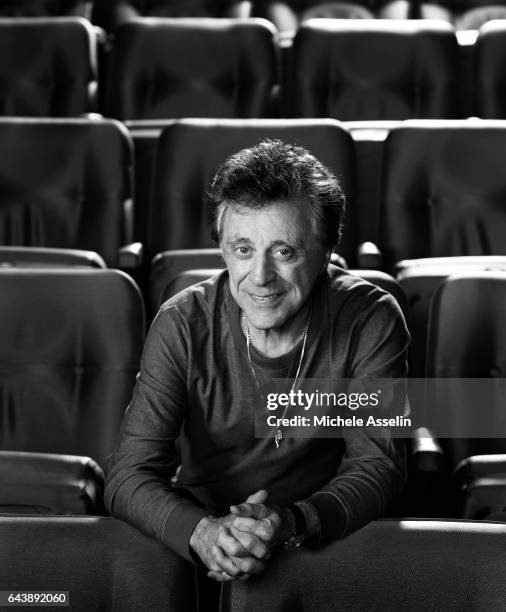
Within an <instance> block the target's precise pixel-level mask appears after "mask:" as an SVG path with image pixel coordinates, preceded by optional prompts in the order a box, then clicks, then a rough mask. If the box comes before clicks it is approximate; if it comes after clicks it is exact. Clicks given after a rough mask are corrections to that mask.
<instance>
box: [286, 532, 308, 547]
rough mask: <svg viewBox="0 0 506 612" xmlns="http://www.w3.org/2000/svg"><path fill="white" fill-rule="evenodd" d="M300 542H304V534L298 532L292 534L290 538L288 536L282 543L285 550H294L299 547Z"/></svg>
mask: <svg viewBox="0 0 506 612" xmlns="http://www.w3.org/2000/svg"><path fill="white" fill-rule="evenodd" d="M302 542H304V535H303V534H299V535H296V536H293V537H292V538H289V539H288V540H287V541H286V542H285V543H284V545H283V548H284V549H285V550H295V549H296V548H299V546H300V545H301V544H302Z"/></svg>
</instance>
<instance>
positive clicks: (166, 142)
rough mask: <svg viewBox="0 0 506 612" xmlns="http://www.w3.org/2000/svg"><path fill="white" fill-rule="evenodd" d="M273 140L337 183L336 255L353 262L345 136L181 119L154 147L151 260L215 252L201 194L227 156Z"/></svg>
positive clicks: (305, 124)
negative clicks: (305, 153) (176, 252)
mask: <svg viewBox="0 0 506 612" xmlns="http://www.w3.org/2000/svg"><path fill="white" fill-rule="evenodd" d="M265 138H278V139H279V140H282V141H284V142H287V143H290V144H296V145H299V146H303V147H305V148H307V149H309V151H310V152H311V153H313V154H314V155H315V156H316V157H317V158H318V159H319V160H320V161H322V162H323V163H325V164H326V165H327V166H328V167H329V168H330V169H331V170H333V171H334V172H335V173H336V174H337V175H338V176H339V178H340V180H341V183H342V187H343V191H344V193H345V194H346V196H347V214H346V218H345V227H344V230H343V240H342V242H341V244H340V245H339V253H340V254H341V255H342V256H343V257H344V258H345V259H346V261H347V262H348V264H349V265H350V266H353V265H354V264H355V261H356V256H357V255H356V251H357V244H358V238H357V219H356V215H357V211H356V210H355V209H354V200H355V157H354V151H353V141H352V139H351V136H350V135H349V134H348V132H346V131H345V130H344V129H343V127H342V126H340V124H339V123H338V122H336V121H332V120H330V119H319V120H318V119H316V120H294V119H291V120H290V119H286V120H284V119H277V120H273V119H255V120H253V119H252V120H212V119H183V120H181V121H177V122H175V123H174V124H172V125H170V126H168V127H167V128H166V129H165V130H164V131H163V132H162V134H161V136H160V138H159V141H158V149H157V160H156V169H155V177H154V187H153V198H152V202H151V210H150V221H149V222H148V226H149V227H148V240H147V248H148V250H149V252H150V255H151V256H154V255H156V254H157V253H160V252H162V251H165V250H168V249H195V248H210V247H213V246H216V245H215V244H214V242H213V241H212V240H211V236H210V229H209V225H208V220H207V202H206V196H205V194H206V193H207V191H208V188H209V183H210V181H211V179H212V177H213V176H214V174H215V173H216V171H217V169H218V167H219V165H220V164H221V163H222V162H223V161H224V160H225V159H226V158H227V157H228V156H229V155H231V154H233V153H236V152H238V151H239V150H240V149H243V148H245V147H251V146H253V145H256V144H258V143H259V142H260V141H261V140H263V139H265Z"/></svg>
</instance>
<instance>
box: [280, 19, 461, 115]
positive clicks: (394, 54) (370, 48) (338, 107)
mask: <svg viewBox="0 0 506 612" xmlns="http://www.w3.org/2000/svg"><path fill="white" fill-rule="evenodd" d="M457 77H458V45H457V40H456V38H455V34H454V32H453V30H452V28H451V26H449V25H447V24H444V23H440V22H423V21H409V20H406V21H402V20H388V19H385V20H383V19H377V20H372V19H369V20H363V19H361V20H350V19H342V20H340V19H311V20H309V21H306V22H304V23H303V24H301V27H300V28H299V30H298V32H297V35H296V37H295V40H294V44H293V60H292V69H291V86H290V88H289V91H288V96H285V100H286V104H285V106H286V110H285V112H286V113H288V116H291V117H333V118H335V119H339V120H341V121H361V120H402V119H409V118H455V117H459V116H460V110H459V81H458V78H457Z"/></svg>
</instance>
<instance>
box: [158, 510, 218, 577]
mask: <svg viewBox="0 0 506 612" xmlns="http://www.w3.org/2000/svg"><path fill="white" fill-rule="evenodd" d="M204 516H209V510H204V508H199V507H198V506H196V505H195V504H192V503H191V502H189V501H186V500H185V501H180V502H177V503H176V504H175V505H174V506H173V507H172V508H171V510H170V511H169V513H168V514H167V517H166V519H165V524H164V526H163V532H162V537H161V540H162V542H163V543H164V544H165V545H166V546H167V547H168V548H171V549H172V550H173V551H174V552H176V553H177V554H178V555H181V556H182V557H184V558H185V559H186V560H187V561H189V562H190V563H191V564H192V565H196V559H195V557H193V556H192V554H191V551H190V538H191V536H192V533H193V531H194V529H195V527H196V525H197V523H198V522H199V521H200V520H201V519H203V518H204Z"/></svg>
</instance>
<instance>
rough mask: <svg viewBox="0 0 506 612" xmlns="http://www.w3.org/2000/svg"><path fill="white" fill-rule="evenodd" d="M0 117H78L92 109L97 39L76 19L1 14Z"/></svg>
mask: <svg viewBox="0 0 506 612" xmlns="http://www.w3.org/2000/svg"><path fill="white" fill-rule="evenodd" d="M0 82H1V84H2V87H1V88H0V115H4V116H13V115H19V116H24V117H76V116H78V115H80V114H82V113H87V112H91V111H93V110H95V109H94V107H93V94H94V92H95V90H96V87H97V65H96V37H95V32H94V30H93V28H92V26H91V24H90V23H89V22H88V21H86V20H85V19H81V18H78V17H61V18H55V17H52V18H40V19H30V18H26V19H24V18H18V19H3V18H0Z"/></svg>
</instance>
